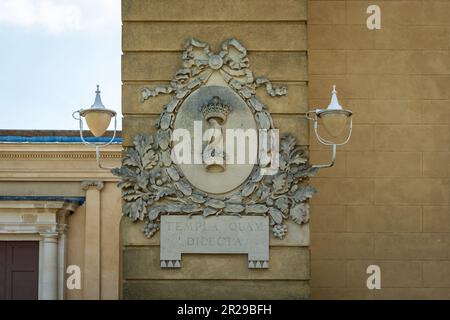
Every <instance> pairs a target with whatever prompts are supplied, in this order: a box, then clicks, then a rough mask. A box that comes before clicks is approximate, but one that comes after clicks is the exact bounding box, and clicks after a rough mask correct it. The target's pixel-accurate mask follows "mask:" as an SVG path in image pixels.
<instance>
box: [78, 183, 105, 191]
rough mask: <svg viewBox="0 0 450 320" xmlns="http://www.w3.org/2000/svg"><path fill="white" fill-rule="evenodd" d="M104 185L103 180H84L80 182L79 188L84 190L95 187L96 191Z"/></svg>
mask: <svg viewBox="0 0 450 320" xmlns="http://www.w3.org/2000/svg"><path fill="white" fill-rule="evenodd" d="M104 186H105V184H104V183H103V181H99V180H86V181H83V182H81V188H82V189H83V190H85V191H87V190H89V189H91V188H96V189H97V190H98V191H101V190H102V189H103V187H104Z"/></svg>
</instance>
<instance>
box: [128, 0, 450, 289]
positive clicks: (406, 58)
mask: <svg viewBox="0 0 450 320" xmlns="http://www.w3.org/2000/svg"><path fill="white" fill-rule="evenodd" d="M373 4H376V5H378V6H379V7H380V9H381V15H382V20H381V21H382V27H381V29H380V30H369V29H368V28H367V26H366V20H367V18H368V17H369V14H367V12H366V10H367V8H368V7H369V6H370V5H373ZM449 13H450V2H449V1H439V0H436V1H434V0H431V1H414V0H411V1H356V0H347V1H344V0H342V1H339V0H336V1H321V0H310V1H306V0H304V1H303V0H277V1H265V0H258V1H250V0H249V1H191V0H183V1H176V2H175V1H173V2H171V1H143V0H124V1H122V15H123V52H124V55H123V60H122V76H123V81H124V85H123V113H124V145H125V146H128V145H130V144H131V141H132V137H133V136H134V135H135V134H136V133H138V132H151V131H152V130H153V129H152V127H150V126H148V123H149V122H150V121H152V120H153V119H154V118H155V117H156V115H157V114H159V113H160V112H161V106H162V105H164V103H166V102H167V101H166V100H164V99H167V100H168V97H163V96H162V97H156V98H154V99H152V100H151V101H150V102H146V103H144V104H141V103H140V101H139V98H138V97H139V96H138V95H137V93H138V92H139V91H140V89H141V88H142V86H143V85H152V84H160V83H165V82H166V81H168V80H169V79H170V77H171V76H172V75H173V74H174V72H175V71H176V70H177V69H178V67H179V54H180V50H181V48H182V44H183V42H184V41H185V40H186V39H188V38H191V37H193V38H197V39H200V40H203V41H207V42H208V43H210V44H212V45H213V47H214V46H215V47H214V48H215V50H218V46H219V44H220V43H221V42H222V41H223V40H225V39H227V38H236V39H239V40H240V41H242V43H243V44H244V45H245V46H246V47H247V49H248V50H249V58H250V63H251V65H252V68H253V70H254V71H255V73H258V74H262V75H266V76H268V77H270V78H272V79H274V80H276V82H278V83H285V84H288V86H289V94H288V96H287V97H286V98H281V99H279V100H276V101H271V102H267V104H268V107H269V111H270V112H271V113H272V114H274V119H275V122H276V125H277V126H278V127H279V128H281V129H282V132H285V133H292V134H295V135H296V137H297V138H298V141H300V144H302V145H304V146H310V150H311V161H312V162H313V163H317V162H323V161H326V160H327V159H328V158H329V150H326V149H324V148H323V147H322V146H320V145H319V144H318V143H317V141H316V139H315V137H314V134H313V133H312V134H311V133H310V134H308V123H307V122H306V120H304V113H305V111H306V110H308V109H313V108H316V107H318V106H320V107H325V106H326V105H327V104H328V103H329V95H330V89H331V86H332V85H333V84H336V85H337V88H338V92H339V97H340V99H341V104H342V105H344V106H346V107H347V108H349V109H351V110H353V111H354V114H355V115H354V134H353V137H352V139H351V141H350V143H349V144H348V145H347V146H345V147H344V148H342V150H340V151H339V152H338V157H337V163H336V166H335V167H334V168H332V169H329V170H322V172H321V173H320V174H319V175H318V176H317V177H316V178H313V179H312V184H313V185H314V186H315V187H316V188H317V190H318V194H317V195H316V197H315V198H314V199H313V200H312V205H313V208H312V209H313V210H312V232H311V260H309V255H308V254H306V255H304V258H302V259H301V261H295V262H294V261H292V265H295V266H298V270H296V271H295V272H294V273H292V274H291V273H290V272H282V273H281V272H274V273H273V274H272V275H271V276H269V277H270V278H271V281H274V280H276V281H279V283H278V285H279V286H283V285H287V284H288V283H289V284H291V283H295V282H292V281H293V280H296V281H308V279H311V281H310V285H311V297H312V298H449V297H450V296H449V295H450V288H449V272H448V270H449V268H448V266H449V263H450V262H449V261H450V260H449V259H450V256H449V254H450V238H449V231H450V229H449V226H450V221H449V219H450V212H449V211H450V210H449V201H450V191H449V190H450V186H449V165H448V164H449V145H450V138H449V110H450V107H449V90H448V87H449V84H450V72H449V67H450V60H449V46H450V42H449V39H450V38H449V36H450V34H449V32H450V30H449V27H450V25H449V19H447V16H448V14H449ZM127 237H129V235H125V239H127ZM133 250H135V251H134V252H133V253H131V252H130V253H129V254H133V255H139V254H142V255H143V256H142V259H144V260H145V261H150V260H151V258H150V257H148V255H149V253H148V252H150V251H145V252H147V253H144V251H139V252H141V253H139V252H137V251H136V248H134V249H133ZM275 250H282V249H275ZM284 250H285V249H284ZM307 251H309V250H307ZM125 252H127V247H126V243H125ZM280 254H281V255H282V256H283V255H285V253H282V252H281V251H280ZM309 261H311V267H310V270H311V274H310V273H309ZM372 264H375V265H379V266H380V268H381V270H382V288H383V289H382V290H373V291H371V290H368V289H367V287H366V280H367V277H368V275H367V274H366V269H367V267H368V266H369V265H372ZM193 265H195V264H193ZM304 266H306V269H307V270H306V271H303V269H302V268H303V267H304ZM124 270H125V274H124V278H125V279H128V278H129V279H132V278H133V277H135V276H137V274H138V271H139V270H135V269H132V268H128V267H127V266H125V269H124ZM280 271H281V270H280ZM219 274H220V272H218V273H214V274H212V275H210V278H208V280H206V279H203V280H201V281H200V280H196V279H195V278H196V277H198V275H195V274H186V275H180V276H181V277H187V278H189V281H188V282H186V283H188V284H187V285H188V286H189V287H192V285H194V284H195V286H196V287H198V288H199V290H202V289H201V285H200V283H201V282H207V281H210V282H212V283H218V280H219V279H218V278H217V277H219V278H220V277H225V276H218V275H219ZM139 276H140V279H143V278H146V277H147V276H146V275H144V274H141V273H139ZM148 276H149V277H150V274H149V275H148ZM177 276H178V275H177ZM177 276H176V277H177ZM155 277H156V278H157V279H154V283H155V284H157V286H159V285H160V286H167V285H168V283H169V282H171V281H173V282H175V281H174V280H168V279H167V278H166V276H165V275H161V276H155ZM169 277H171V276H169ZM163 278H164V279H163ZM237 278H238V277H237ZM243 278H246V280H248V276H247V275H243ZM148 281H151V279H150V278H148ZM236 281H240V280H237V279H235V280H234V283H236ZM230 283H231V282H230ZM252 283H263V281H261V282H257V281H255V282H252ZM144 287H145V285H144ZM174 288H178V287H177V284H174ZM273 288H274V289H273V290H274V295H276V293H275V291H276V290H279V287H278V286H273ZM288 288H290V286H289V285H287V286H286V287H285V288H283V290H285V291H284V292H287V290H289V289H288ZM140 290H142V291H141V292H142V295H144V293H146V291H145V289H142V287H141V289H140ZM179 290H183V288H182V287H179ZM179 290H175V289H174V291H173V292H172V293H171V294H174V295H176V293H175V292H179ZM136 292H137V291H136ZM138 296H139V294H138ZM167 297H170V294H168V296H167ZM177 297H179V296H178V295H177Z"/></svg>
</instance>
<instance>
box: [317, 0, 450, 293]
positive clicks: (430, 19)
mask: <svg viewBox="0 0 450 320" xmlns="http://www.w3.org/2000/svg"><path fill="white" fill-rule="evenodd" d="M371 4H376V5H379V6H380V8H381V15H382V28H381V30H368V29H367V27H366V19H367V17H368V16H369V15H368V14H366V9H367V7H368V6H369V5H371ZM308 7H309V8H308V9H309V12H308V49H309V51H308V53H309V88H308V89H309V98H310V100H309V106H310V108H315V107H317V106H326V105H328V103H329V96H330V88H331V86H332V85H333V84H336V85H337V89H338V92H339V93H338V95H339V98H340V102H341V104H342V105H344V106H346V107H348V108H349V109H351V110H353V111H354V114H355V115H354V134H353V137H352V140H351V141H350V143H349V144H348V145H347V146H345V147H344V148H342V149H341V151H339V152H338V157H337V164H336V166H335V167H334V168H333V169H328V170H323V171H322V172H321V173H320V175H319V176H318V177H317V178H314V179H313V180H312V184H313V185H314V186H315V187H316V188H317V189H318V191H319V193H318V194H317V195H316V197H315V198H314V199H313V211H312V213H313V214H312V233H311V241H312V244H311V258H312V271H311V272H312V275H311V276H312V282H311V286H312V298H350V299H361V298H384V299H389V298H399V299H414V298H421V299H428V298H431V299H450V272H449V270H450V268H449V267H450V179H449V178H450V171H449V170H450V166H449V164H450V153H449V147H450V131H449V123H450V101H449V98H450V51H449V49H450V19H449V18H448V17H449V16H450V1H445V0H443V1H441V0H423V1H413V0H411V1H396V0H389V1H356V0H348V1H339V0H336V1H320V0H318V1H316V0H310V1H308ZM310 141H311V150H312V153H311V158H312V161H313V162H319V161H326V160H327V159H328V157H329V151H327V150H325V149H324V148H323V147H321V146H319V145H318V144H317V142H316V140H315V138H314V136H313V135H311V140H310ZM371 264H376V265H379V266H380V267H381V275H382V278H381V279H382V280H381V286H382V289H381V290H374V291H370V290H368V289H367V288H366V280H367V277H368V275H367V274H366V268H367V266H369V265H371Z"/></svg>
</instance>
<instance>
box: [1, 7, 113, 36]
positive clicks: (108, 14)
mask: <svg viewBox="0 0 450 320" xmlns="http://www.w3.org/2000/svg"><path fill="white" fill-rule="evenodd" d="M2 25H7V26H12V27H16V28H21V29H27V30H36V31H42V30H43V31H45V32H48V33H50V34H56V35H58V34H65V33H68V32H78V31H83V30H84V31H86V30H90V31H91V32H93V33H98V32H104V31H107V30H111V28H115V27H120V0H0V27H1V26H2Z"/></svg>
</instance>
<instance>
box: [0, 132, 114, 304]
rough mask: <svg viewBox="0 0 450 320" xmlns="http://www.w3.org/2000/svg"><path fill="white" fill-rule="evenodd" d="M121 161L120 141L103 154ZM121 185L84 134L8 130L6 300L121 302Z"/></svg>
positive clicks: (2, 165)
mask: <svg viewBox="0 0 450 320" xmlns="http://www.w3.org/2000/svg"><path fill="white" fill-rule="evenodd" d="M88 139H89V138H88ZM91 139H92V138H91ZM120 158H121V145H120V140H117V141H116V143H115V144H112V145H110V146H109V147H107V148H106V149H104V150H103V151H102V162H104V165H107V166H112V167H117V166H118V165H119V164H120ZM116 184H117V179H116V178H115V177H114V176H113V175H112V174H111V173H110V172H109V171H107V170H101V169H98V168H97V163H96V159H95V151H94V150H93V149H92V148H90V147H87V146H85V145H83V144H82V143H81V141H80V137H79V132H78V131H75V132H72V131H69V132H68V131H0V300H4V299H7V300H9V299H44V300H63V299H69V300H71V299H118V297H119V266H120V263H119V253H120V251H119V226H120V219H121V208H120V207H121V203H120V192H119V191H118V189H117V187H116ZM74 270H76V271H75V272H78V271H79V273H78V275H79V278H78V279H74V282H71V283H73V284H75V285H77V287H72V286H70V287H69V286H67V280H68V279H69V277H70V276H71V275H72V274H74ZM76 281H79V283H78V284H79V287H78V284H77V282H76Z"/></svg>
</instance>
